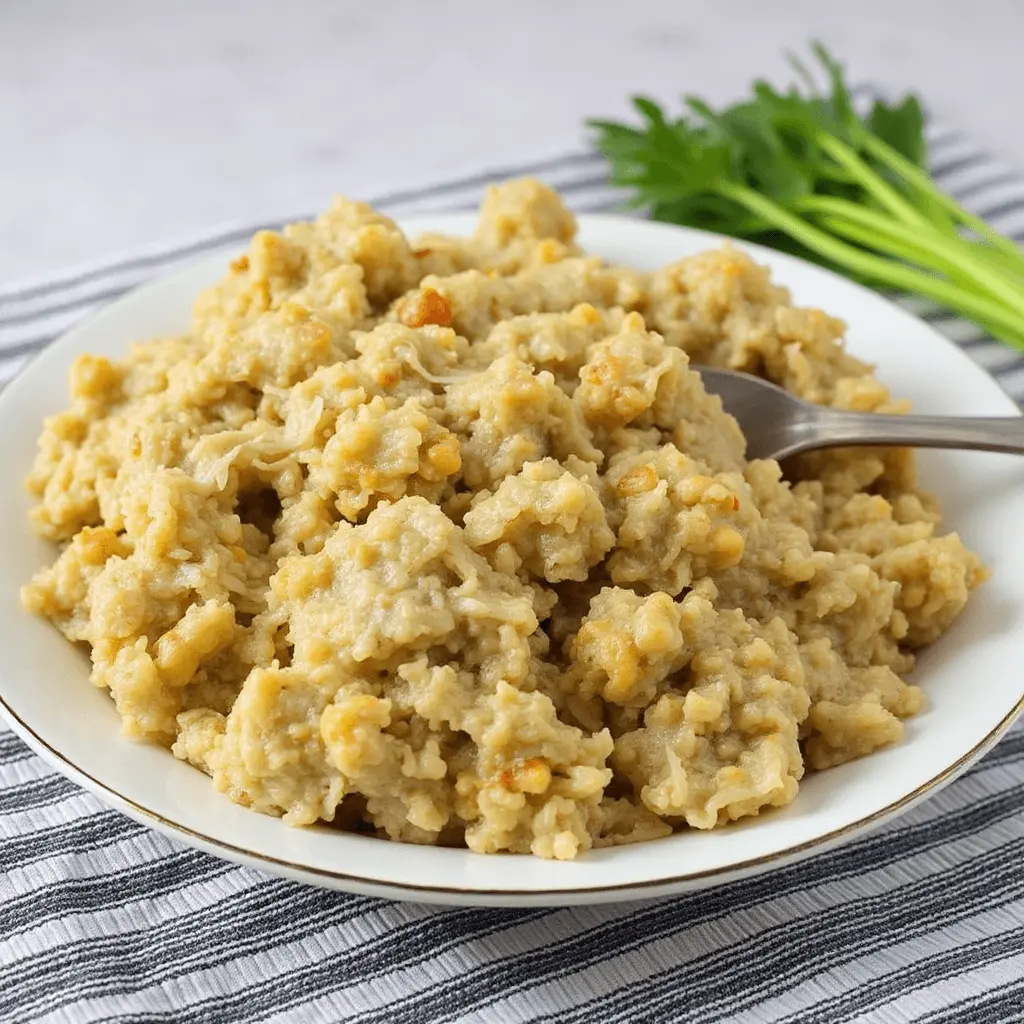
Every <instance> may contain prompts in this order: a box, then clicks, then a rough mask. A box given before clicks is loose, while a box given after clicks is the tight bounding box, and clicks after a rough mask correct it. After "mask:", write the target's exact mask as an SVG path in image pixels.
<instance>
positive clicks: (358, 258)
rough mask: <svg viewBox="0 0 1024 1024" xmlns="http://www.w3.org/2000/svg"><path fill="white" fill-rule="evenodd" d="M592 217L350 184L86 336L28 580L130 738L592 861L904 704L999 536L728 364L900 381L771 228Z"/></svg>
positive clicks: (392, 823) (801, 384) (210, 767)
mask: <svg viewBox="0 0 1024 1024" xmlns="http://www.w3.org/2000/svg"><path fill="white" fill-rule="evenodd" d="M574 234H575V222H574V220H573V217H572V215H571V214H570V213H569V212H568V211H567V210H566V209H565V207H564V206H563V205H562V203H561V201H560V200H559V198H558V196H557V195H555V194H554V193H553V192H552V191H551V190H550V189H548V188H547V187H545V186H544V185H542V184H540V183H538V182H536V181H532V180H523V181H514V182H509V183H506V184H502V185H499V186H496V187H494V188H492V189H490V190H489V192H488V193H487V195H486V198H485V199H484V202H483V206H482V208H481V211H480V218H479V223H478V226H477V228H476V231H475V233H474V234H473V236H472V237H470V238H451V237H445V236H440V235H429V236H424V237H421V238H417V239H414V240H408V239H406V238H405V237H404V236H403V234H402V232H401V231H400V230H399V229H398V228H397V227H396V225H395V224H394V223H393V222H392V221H391V220H389V219H388V218H387V217H384V216H382V215H380V214H378V213H376V212H375V211H373V210H372V209H370V208H369V207H368V206H366V205H364V204H361V203H355V202H350V201H347V200H344V199H339V200H337V201H336V202H335V203H334V205H333V206H332V207H331V209H330V210H328V211H327V212H326V213H325V214H323V215H322V216H321V217H319V218H317V219H316V220H315V221H313V222H311V223H302V224H293V225H290V226H288V227H286V228H285V229H284V230H283V231H282V232H280V233H275V232H271V231H261V232H259V233H258V234H257V235H256V236H255V237H254V239H253V241H252V244H251V246H250V248H249V251H248V252H247V253H246V254H245V255H244V256H241V257H240V258H239V259H237V260H235V261H234V262H233V263H232V264H231V267H230V270H229V272H228V273H227V276H226V277H225V278H224V279H223V280H222V281H221V282H220V283H219V284H218V285H216V286H214V287H213V288H210V289H209V290H208V291H206V292H204V293H203V294H202V295H200V296H199V298H198V300H197V302H196V304H195V310H194V317H193V323H192V327H191V329H190V330H189V331H188V333H186V334H184V335H182V336H180V337H163V338H156V339H153V340H150V341H145V342H142V343H139V344H136V345H135V346H134V347H133V348H132V349H131V351H130V352H129V354H128V356H127V358H125V359H124V360H123V361H121V362H112V361H110V360H108V359H105V358H101V357H94V356H81V357H79V358H78V359H77V360H76V362H75V364H74V366H73V368H72V371H71V394H72V402H71V406H70V408H69V409H68V410H67V411H65V412H62V413H60V414H58V415H56V416H53V417H51V418H49V419H48V420H47V422H46V425H45V429H44V432H43V435H42V438H41V439H40V450H39V455H38V458H37V461H36V464H35V467H34V469H33V471H32V474H31V477H30V480H29V487H30V489H31V491H32V493H33V495H34V496H35V497H36V498H37V499H38V503H37V504H36V505H35V507H34V510H33V514H32V515H33V523H34V525H35V527H36V529H37V530H38V532H39V533H40V534H41V535H42V536H44V537H46V538H49V539H50V540H52V541H55V542H57V543H58V544H59V545H61V551H60V554H59V555H58V557H57V558H56V561H55V562H54V563H53V565H51V566H50V567H49V568H46V569H44V570H42V571H41V572H40V573H39V574H38V575H37V576H36V578H35V579H34V580H33V581H32V582H31V583H29V584H28V585H27V586H26V587H25V588H24V591H23V600H24V603H25V605H26V607H27V608H29V609H30V610H32V611H33V612H37V613H39V614H41V615H44V616H46V617H48V618H49V619H51V620H52V621H53V622H54V623H55V624H56V625H57V627H58V628H59V629H60V630H61V631H62V632H63V633H64V634H65V636H67V637H68V639H70V640H72V641H75V642H81V643H83V644H85V645H87V646H88V648H89V649H90V651H91V658H92V666H93V667H92V680H93V682H94V683H95V684H96V685H97V686H100V687H103V688H106V689H108V690H109V691H110V694H111V696H112V697H113V699H114V701H115V703H116V706H117V709H118V711H119V712H120V714H121V717H122V720H123V729H124V732H125V733H126V734H127V735H128V736H132V737H138V738H140V739H145V740H150V741H152V742H155V743H159V744H163V745H165V746H167V747H169V748H170V749H171V750H172V751H173V753H174V755H175V756H176V757H178V758H181V759H182V760H184V761H187V762H189V763H190V764H192V765H194V766H195V767H196V768H197V769H199V770H201V771H203V772H206V773H207V774H208V775H209V776H210V777H211V779H212V781H213V784H214V786H215V787H216V788H217V789H218V790H220V791H221V792H223V793H226V794H227V795H228V796H229V797H230V798H231V799H232V800H235V801H237V802H239V803H242V804H245V805H248V806H251V807H252V808H254V809H256V810H258V811H262V812H265V813H268V814H275V815H282V816H283V817H284V819H285V820H286V821H287V822H289V823H290V824H294V825H308V824H312V823H314V822H317V821H321V820H322V821H326V822H330V823H333V824H334V825H336V826H338V827H342V828H346V829H349V830H356V831H360V832H366V833H371V834H376V835H379V836H381V837H387V838H391V839H397V840H402V841H406V842H415V843H440V844H445V845H456V846H458V845H466V846H468V847H469V848H470V849H472V850H475V851H478V852H481V853H494V852H498V851H513V852H523V853H525V852H532V853H534V854H537V855H539V856H542V857H557V858H562V859H565V858H572V857H574V856H576V855H577V854H579V853H581V852H583V851H585V850H587V849H589V848H591V847H594V846H606V845H610V844H616V843H625V842H634V841H638V840H645V839H653V838H656V837H659V836H664V835H667V834H669V833H670V832H672V831H673V830H677V829H679V828H682V827H686V826H690V827H695V828H701V829H708V828H712V827H715V826H717V825H722V824H724V823H726V822H729V821H731V820H734V819H738V818H741V817H744V816H748V815H756V814H758V813H759V812H760V811H761V810H762V809H764V808H769V807H780V806H782V805H785V804H788V803H789V802H790V801H791V800H793V799H794V797H795V796H796V795H797V790H798V786H799V782H800V779H801V778H802V777H803V775H804V773H805V772H806V771H808V770H818V769H825V768H829V767H831V766H833V765H837V764H840V763H842V762H845V761H848V760H850V759H852V758H856V757H860V756H862V755H865V754H868V753H870V752H871V751H873V750H875V749H877V748H878V747H881V746H884V745H886V744H889V743H893V742H895V741H897V740H898V739H899V738H900V736H901V734H902V731H903V719H905V718H907V717H908V716H910V715H913V714H914V713H915V712H917V711H918V710H919V709H920V708H921V706H922V693H921V691H920V690H919V689H918V688H917V687H915V686H913V685H910V684H909V683H908V682H906V676H907V673H908V672H909V670H910V669H911V667H912V666H913V663H914V658H915V652H916V651H917V650H918V649H919V648H921V647H922V646H925V645H927V644H930V643H931V642H933V641H934V640H936V639H937V638H938V637H939V636H940V635H941V634H942V633H943V631H944V630H946V629H947V628H948V627H949V625H950V624H951V623H952V622H953V620H954V619H955V618H956V616H957V614H958V613H959V612H960V610H961V609H962V608H963V607H964V604H965V602H966V600H967V598H968V595H969V594H970V592H971V590H972V589H973V588H974V587H976V586H977V585H978V584H979V583H980V582H981V580H982V578H983V576H984V571H983V569H982V568H981V566H980V564H979V561H978V559H977V558H976V556H975V555H974V554H972V553H971V552H970V551H968V550H966V549H965V547H964V546H963V544H962V543H961V541H960V539H959V538H958V537H957V536H956V535H955V534H943V533H942V532H941V529H940V526H939V518H940V517H939V513H938V510H937V508H936V505H935V502H934V501H933V500H932V499H931V498H930V497H929V496H928V495H927V494H926V493H924V492H922V491H921V490H919V489H918V486H917V482H916V479H915V473H914V462H913V457H912V454H911V453H910V452H908V451H906V450H902V449H870V448H864V449H845V450H834V451H829V452H821V453H816V454H813V455H809V456H805V457H802V458H801V459H799V460H794V462H793V463H792V464H791V465H787V467H786V473H785V476H784V475H783V472H782V470H781V469H780V467H779V465H778V463H776V462H774V461H754V462H748V461H747V460H746V459H745V457H744V447H745V444H744V439H743V437H742V435H741V434H740V431H739V429H738V427H737V425H736V423H735V421H734V420H733V419H732V418H731V417H729V416H728V415H726V414H725V413H724V412H723V410H722V407H721V404H720V402H719V401H718V399H717V398H715V397H713V396H711V395H709V394H707V393H706V392H705V390H704V388H703V386H702V384H701V378H700V376H699V374H698V373H697V372H696V371H695V370H694V369H693V366H692V364H699V363H709V364H713V365H718V366H728V367H732V368H735V369H740V370H746V371H749V372H753V373H757V374H761V375H762V376H764V377H767V378H768V379H770V380H772V381H775V382H776V383H778V384H781V385H782V386H784V387H785V388H787V389H788V390H790V391H792V392H794V393H795V394H798V395H800V396H802V397H804V398H807V399H810V400H812V401H815V402H820V403H824V404H827V405H831V406H834V407H836V408H845V409H862V410H889V411H893V410H899V409H900V408H901V406H900V404H899V403H898V402H895V401H894V400H892V399H891V398H890V397H889V394H888V392H887V391H886V389H885V387H884V386H883V385H882V384H880V383H879V382H878V381H877V380H876V379H875V377H874V376H873V374H872V372H871V368H870V367H868V366H866V365H865V364H863V363H861V362H859V361H858V360H857V359H855V358H853V357H852V356H851V355H849V354H847V353H846V351H845V350H844V348H843V344H842V336H843V329H844V328H843V324H842V323H841V322H840V321H838V320H835V319H833V318H832V317H829V316H827V315H826V314H825V313H823V312H821V311H820V310H817V309H803V308H797V307H794V306H793V305H791V303H790V299H789V295H788V293H787V292H786V290H785V289H784V288H782V287H779V286H778V285H776V284H774V283H773V282H772V281H771V280H770V278H769V275H768V273H767V271H766V270H765V269H764V268H762V267H760V266H758V265H757V264H756V263H755V262H753V261H752V260H751V259H750V258H749V257H747V256H745V255H743V254H742V253H740V252H738V251H735V250H733V249H730V248H723V249H720V250H718V251H712V252H706V253H702V254H700V255H698V256H694V257H690V258H687V259H683V260H680V261H679V262H677V263H675V264H672V265H670V266H667V267H665V268H664V269H662V270H659V271H656V272H654V273H640V272H637V271H633V270H629V269H624V268H621V267H614V266H608V265H606V264H605V263H604V262H603V261H602V260H600V259H598V258H595V257H590V256H587V255H585V254H584V253H582V252H581V251H580V250H579V249H578V248H577V247H576V245H575V244H574ZM97 742H102V739H101V738H99V737H98V738H97Z"/></svg>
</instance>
